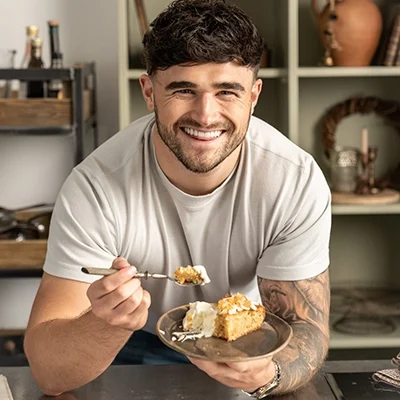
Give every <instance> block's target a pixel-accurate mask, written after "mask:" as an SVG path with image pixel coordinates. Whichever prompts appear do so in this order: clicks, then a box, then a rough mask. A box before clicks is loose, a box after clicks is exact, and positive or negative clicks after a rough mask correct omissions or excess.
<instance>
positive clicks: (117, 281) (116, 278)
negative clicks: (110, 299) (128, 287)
mask: <svg viewBox="0 0 400 400" xmlns="http://www.w3.org/2000/svg"><path fill="white" fill-rule="evenodd" d="M112 268H114V269H118V270H119V271H118V272H116V273H114V274H112V275H108V276H104V277H103V278H101V279H99V280H98V281H96V282H94V283H93V284H92V285H90V286H89V289H88V292H87V294H88V297H89V299H91V300H96V299H99V298H101V297H103V296H105V295H106V294H108V293H110V292H112V291H113V290H115V289H117V288H119V287H120V286H121V285H123V284H124V283H125V282H128V281H131V280H132V277H133V276H134V275H135V274H136V272H137V270H136V268H135V267H134V266H133V265H129V263H128V262H127V261H126V260H125V259H124V258H122V257H118V258H117V259H115V260H114V262H113V263H112ZM137 280H138V279H137ZM138 281H139V280H138ZM139 283H140V282H139Z"/></svg>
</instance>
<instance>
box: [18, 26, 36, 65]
mask: <svg viewBox="0 0 400 400" xmlns="http://www.w3.org/2000/svg"><path fill="white" fill-rule="evenodd" d="M38 35H39V27H38V26H36V25H28V26H27V27H26V44H25V53H24V57H23V59H22V62H21V68H28V64H29V60H30V59H31V48H32V39H34V38H36V37H38Z"/></svg>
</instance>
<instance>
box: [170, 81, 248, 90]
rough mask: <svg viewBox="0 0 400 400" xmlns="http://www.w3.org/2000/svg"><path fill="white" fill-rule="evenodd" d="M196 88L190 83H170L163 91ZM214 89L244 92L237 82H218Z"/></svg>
mask: <svg viewBox="0 0 400 400" xmlns="http://www.w3.org/2000/svg"><path fill="white" fill-rule="evenodd" d="M197 87H198V86H197V85H196V84H195V83H193V82H190V81H173V82H170V83H169V84H168V85H167V86H166V87H165V90H176V89H196V88H197ZM213 87H214V88H215V89H226V90H236V91H238V92H244V91H245V88H244V87H243V85H241V84H240V83H238V82H220V83H215V84H213Z"/></svg>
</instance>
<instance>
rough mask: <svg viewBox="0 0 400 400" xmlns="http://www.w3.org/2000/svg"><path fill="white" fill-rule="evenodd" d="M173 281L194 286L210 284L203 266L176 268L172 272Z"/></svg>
mask: <svg viewBox="0 0 400 400" xmlns="http://www.w3.org/2000/svg"><path fill="white" fill-rule="evenodd" d="M174 276H175V280H176V281H177V282H178V283H179V284H181V285H182V284H185V283H193V284H195V285H205V284H207V283H210V278H209V277H208V274H207V271H206V269H205V267H204V266H203V265H193V266H192V265H187V266H186V267H178V268H177V269H176V270H175V272H174Z"/></svg>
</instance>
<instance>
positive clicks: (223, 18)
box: [143, 0, 264, 75]
mask: <svg viewBox="0 0 400 400" xmlns="http://www.w3.org/2000/svg"><path fill="white" fill-rule="evenodd" d="M143 46H144V53H143V57H144V62H145V65H146V69H147V73H148V74H149V75H151V74H153V73H154V72H155V71H157V70H165V69H167V68H169V67H171V66H174V65H178V64H202V63H208V62H216V63H225V62H230V61H236V62H238V63H239V64H240V65H243V66H248V67H250V68H252V69H253V70H254V73H255V75H256V74H257V73H258V69H259V63H260V57H261V54H262V51H263V48H264V41H263V38H262V37H261V35H260V34H259V32H258V30H257V28H256V26H255V25H254V23H253V22H252V20H251V19H250V18H249V16H247V15H246V14H245V13H244V12H243V11H242V10H241V9H240V8H239V7H237V6H235V5H233V4H232V3H229V2H227V1H225V0H175V1H173V2H172V3H171V4H170V5H169V6H168V7H167V8H166V9H165V10H164V11H163V12H162V13H161V14H159V15H158V17H157V18H156V19H155V20H154V21H153V22H152V23H151V24H150V29H149V30H148V31H147V32H146V34H145V36H144V38H143Z"/></svg>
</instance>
